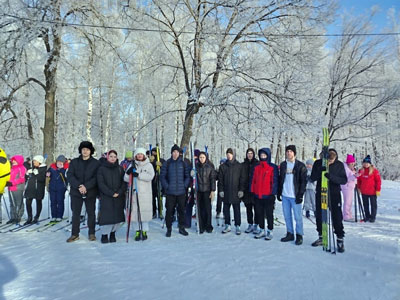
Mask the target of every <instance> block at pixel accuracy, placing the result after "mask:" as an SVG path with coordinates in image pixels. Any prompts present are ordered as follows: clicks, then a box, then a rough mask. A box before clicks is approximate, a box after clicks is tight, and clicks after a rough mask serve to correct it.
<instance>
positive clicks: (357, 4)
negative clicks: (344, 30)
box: [328, 0, 400, 33]
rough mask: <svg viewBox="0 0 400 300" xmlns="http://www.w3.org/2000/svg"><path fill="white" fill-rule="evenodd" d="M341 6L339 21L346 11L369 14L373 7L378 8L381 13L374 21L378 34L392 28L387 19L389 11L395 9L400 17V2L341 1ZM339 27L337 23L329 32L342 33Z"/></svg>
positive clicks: (382, 0)
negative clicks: (341, 14)
mask: <svg viewBox="0 0 400 300" xmlns="http://www.w3.org/2000/svg"><path fill="white" fill-rule="evenodd" d="M339 5H340V7H339V10H338V19H339V16H340V13H342V12H344V11H347V12H351V13H352V14H353V15H359V14H369V11H370V9H371V7H373V6H378V7H379V11H378V12H377V13H376V15H375V16H374V18H373V19H372V20H373V23H374V24H375V25H376V30H375V31H377V32H380V31H382V29H384V28H389V27H390V21H389V19H388V17H387V14H388V11H389V9H391V8H394V9H395V10H396V12H397V16H399V15H400V14H399V13H400V0H380V1H379V0H339ZM399 22H400V20H399ZM337 26H338V25H337V24H336V22H335V24H332V25H331V26H329V28H328V32H329V33H340V28H338V27H337Z"/></svg>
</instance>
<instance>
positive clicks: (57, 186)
mask: <svg viewBox="0 0 400 300" xmlns="http://www.w3.org/2000/svg"><path fill="white" fill-rule="evenodd" d="M67 169H68V164H67V163H65V164H64V167H63V168H61V169H59V168H57V164H56V163H53V164H51V165H50V168H49V169H48V170H47V172H49V173H50V182H49V191H52V192H58V191H61V192H62V191H64V192H65V191H66V190H67V186H68V181H67V178H66V173H67Z"/></svg>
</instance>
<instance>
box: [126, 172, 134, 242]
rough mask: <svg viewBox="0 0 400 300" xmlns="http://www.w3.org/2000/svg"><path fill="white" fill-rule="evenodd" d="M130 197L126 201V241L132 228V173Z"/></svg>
mask: <svg viewBox="0 0 400 300" xmlns="http://www.w3.org/2000/svg"><path fill="white" fill-rule="evenodd" d="M128 188H129V190H128V199H127V203H126V223H127V229H126V242H127V243H128V242H129V231H130V228H131V217H132V197H133V176H132V173H131V174H130V175H129V186H128Z"/></svg>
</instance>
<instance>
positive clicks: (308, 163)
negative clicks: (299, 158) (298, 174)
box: [306, 158, 314, 165]
mask: <svg viewBox="0 0 400 300" xmlns="http://www.w3.org/2000/svg"><path fill="white" fill-rule="evenodd" d="M313 164H314V160H313V159H312V158H311V159H307V161H306V165H313Z"/></svg>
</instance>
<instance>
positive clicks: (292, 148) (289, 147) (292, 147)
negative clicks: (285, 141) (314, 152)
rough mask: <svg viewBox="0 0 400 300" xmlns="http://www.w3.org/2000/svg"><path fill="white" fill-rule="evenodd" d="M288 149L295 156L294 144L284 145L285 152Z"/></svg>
mask: <svg viewBox="0 0 400 300" xmlns="http://www.w3.org/2000/svg"><path fill="white" fill-rule="evenodd" d="M288 150H292V151H293V153H294V155H295V156H296V153H297V152H296V146H295V145H289V146H286V148H285V152H287V151H288Z"/></svg>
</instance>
